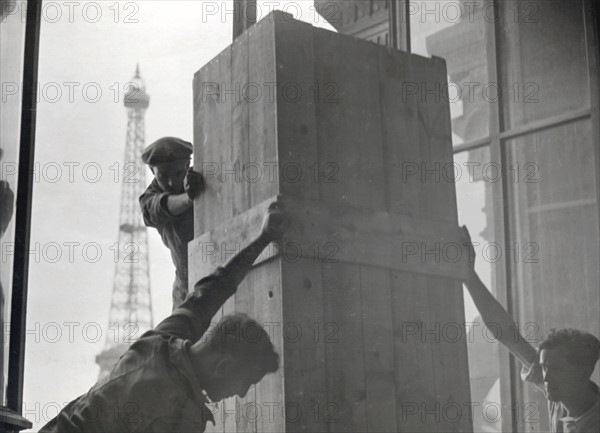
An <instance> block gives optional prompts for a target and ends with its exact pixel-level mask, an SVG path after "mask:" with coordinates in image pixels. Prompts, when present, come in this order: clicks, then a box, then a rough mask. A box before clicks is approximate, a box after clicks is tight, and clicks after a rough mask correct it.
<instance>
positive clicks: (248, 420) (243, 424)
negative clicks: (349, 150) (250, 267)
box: [226, 272, 257, 433]
mask: <svg viewBox="0 0 600 433" xmlns="http://www.w3.org/2000/svg"><path fill="white" fill-rule="evenodd" d="M254 287H255V277H254V273H253V272H250V273H249V274H248V275H247V276H246V278H245V279H244V281H243V282H242V284H241V285H240V288H239V289H238V291H237V293H236V294H235V300H234V305H235V311H236V312H237V313H244V314H247V315H248V316H250V317H252V318H256V310H255V306H254ZM243 289H245V290H243ZM232 399H235V410H236V414H235V417H234V419H233V420H231V419H227V420H226V422H227V423H228V424H227V425H228V427H229V428H230V426H231V423H233V422H235V429H234V430H232V431H235V432H237V433H256V431H257V430H256V412H253V410H254V409H255V407H256V387H255V386H251V387H250V389H249V390H248V393H247V394H246V396H245V397H244V398H241V397H238V396H235V397H233V398H232ZM227 433H228V432H227Z"/></svg>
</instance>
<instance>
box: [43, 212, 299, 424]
mask: <svg viewBox="0 0 600 433" xmlns="http://www.w3.org/2000/svg"><path fill="white" fill-rule="evenodd" d="M288 225H289V220H288V218H287V216H286V214H285V213H284V212H283V210H282V209H281V208H280V206H279V204H278V203H277V202H275V203H273V204H272V205H271V206H270V207H269V211H268V213H267V215H266V217H265V219H264V222H263V228H262V230H261V233H260V235H259V236H258V237H257V238H256V239H255V240H254V241H253V242H252V243H250V245H248V246H247V247H246V248H244V249H243V250H241V251H240V252H239V253H238V254H236V255H235V256H234V257H233V258H232V259H231V260H229V261H228V262H227V264H225V266H224V267H222V268H218V269H217V271H216V272H214V273H213V274H212V275H210V276H208V277H206V278H204V279H202V280H200V281H199V282H198V283H196V285H195V288H194V292H193V293H191V294H189V295H188V296H187V299H186V300H185V301H184V302H183V303H182V304H181V305H180V306H179V308H177V309H176V310H175V311H174V312H173V314H171V316H169V317H168V318H166V319H165V320H163V321H162V322H161V323H160V324H159V325H158V326H156V328H154V329H153V330H152V331H148V332H146V333H145V334H144V335H142V336H141V337H140V338H139V340H138V341H136V342H135V343H134V344H133V345H131V347H130V348H129V350H128V351H127V352H126V353H125V354H124V355H123V356H122V357H121V359H120V360H119V361H118V363H117V364H116V365H115V367H114V369H113V370H112V372H111V373H110V374H109V375H108V376H106V377H105V378H104V379H102V380H100V381H99V382H98V383H96V385H94V386H93V387H92V388H91V389H90V390H89V392H88V393H87V394H84V395H82V396H80V397H79V398H77V399H75V400H73V401H72V402H71V403H69V404H68V405H67V406H66V407H65V408H64V409H63V410H62V411H61V412H60V413H59V414H58V416H56V417H55V418H54V419H52V420H51V421H50V422H49V423H48V424H46V425H45V426H44V427H43V428H42V429H41V430H40V433H91V432H98V433H100V432H104V433H106V432H111V433H120V432H148V433H151V432H153V433H158V432H161V433H177V432H198V433H200V432H203V431H204V429H205V426H206V423H207V421H212V422H213V424H214V418H213V415H212V413H211V411H210V409H209V408H208V407H206V404H207V403H209V400H212V401H213V402H216V401H219V400H222V399H224V398H227V397H231V396H233V395H239V396H240V397H244V396H245V394H246V393H247V392H248V389H249V388H250V387H251V386H252V385H253V384H256V383H258V382H259V381H260V380H261V379H262V378H263V377H264V376H265V375H266V374H267V373H270V372H274V371H276V370H277V369H278V365H279V356H278V354H277V353H276V352H275V349H274V347H273V344H272V343H271V341H270V339H269V336H268V335H267V333H266V331H265V330H264V328H262V326H260V325H259V324H258V323H257V322H256V321H254V320H252V319H250V318H248V316H246V315H243V314H234V315H230V316H225V317H224V318H223V319H221V320H220V321H219V323H218V324H217V325H216V327H214V329H210V330H209V328H210V322H211V320H212V318H213V316H214V315H215V314H216V313H217V311H218V310H219V309H220V308H221V307H222V306H223V304H224V303H225V301H226V300H227V299H228V298H229V297H230V296H232V295H233V294H234V293H235V292H236V290H237V287H238V285H239V284H240V283H241V281H242V280H243V279H244V277H245V276H246V274H247V273H248V271H249V270H250V269H251V267H252V264H253V262H254V261H255V260H256V258H257V257H258V256H259V255H260V253H261V252H262V251H263V250H264V248H265V247H266V246H267V245H268V244H269V243H270V242H271V241H273V240H277V239H278V238H279V237H281V235H282V234H283V233H284V232H285V230H286V229H287V227H288ZM207 331H208V332H207Z"/></svg>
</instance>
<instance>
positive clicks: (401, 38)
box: [390, 0, 600, 432]
mask: <svg viewBox="0 0 600 433" xmlns="http://www.w3.org/2000/svg"><path fill="white" fill-rule="evenodd" d="M390 1H391V2H392V5H393V7H392V9H391V11H392V13H391V14H390V21H391V22H390V28H391V29H392V31H391V32H390V33H391V35H392V46H393V47H394V48H397V49H404V50H406V51H408V52H411V43H410V38H411V35H410V31H411V30H410V22H409V20H408V18H407V17H409V13H408V1H407V0H390ZM500 1H502V0H483V4H484V7H486V8H487V10H488V11H489V10H491V11H493V15H492V17H491V19H488V20H484V25H485V29H484V31H485V36H486V45H487V46H486V55H487V67H488V70H487V73H488V80H489V82H492V83H498V82H499V76H500V66H501V65H500V64H499V62H498V58H499V47H498V43H497V37H498V34H499V32H500V27H499V25H500V24H499V19H498V18H499V17H498V16H497V11H498V10H499V9H500V4H499V2H500ZM582 3H583V8H582V10H583V14H584V16H583V21H584V25H585V29H584V34H585V44H586V53H587V64H588V78H589V87H590V106H589V107H588V108H584V109H578V110H572V111H569V112H566V113H563V114H560V115H558V116H553V117H549V118H546V119H542V120H537V121H534V122H531V123H528V124H526V125H521V126H517V127H510V128H506V129H505V130H502V127H503V119H502V110H501V108H503V106H502V103H503V101H502V98H499V100H498V102H497V103H490V104H489V133H488V136H487V137H484V138H480V139H477V140H472V141H470V142H467V143H463V144H460V145H457V146H455V147H454V148H453V154H458V153H461V152H466V151H469V150H474V149H477V148H481V147H486V146H488V147H489V149H490V157H491V163H492V164H497V167H500V168H501V171H502V182H498V183H497V184H495V187H494V188H493V189H492V191H493V192H492V202H493V206H494V212H495V215H497V216H498V218H496V219H494V227H493V233H494V238H495V239H496V240H497V242H499V243H501V244H502V245H503V246H504V248H505V251H510V241H511V240H510V231H509V230H510V211H511V208H510V204H509V203H510V201H509V197H508V191H509V190H508V185H507V179H509V178H510V176H509V173H508V171H507V167H506V166H505V161H507V147H506V146H507V142H509V141H510V140H511V139H514V138H517V137H521V136H524V135H528V134H533V133H536V132H540V131H543V130H547V129H551V128H555V127H557V126H560V125H563V124H567V123H574V122H577V121H580V120H582V119H590V120H591V123H592V135H593V136H592V140H593V142H594V143H595V146H594V156H595V167H596V171H595V174H596V179H600V146H599V144H600V83H599V77H598V75H599V74H598V71H599V70H600V60H599V59H600V47H599V42H598V41H599V37H598V31H597V29H598V22H599V18H600V5H598V4H595V3H594V2H593V1H592V0H582ZM596 192H597V202H596V204H597V206H598V214H599V215H600V188H597V190H596ZM598 226H599V228H600V218H599V219H598ZM495 266H496V268H495V269H496V272H495V283H496V290H497V299H498V300H499V301H500V302H501V303H502V304H503V305H505V306H506V307H507V310H508V311H509V312H510V313H511V314H512V315H513V317H516V313H517V305H516V303H515V301H514V300H513V298H514V295H515V290H516V285H515V276H514V275H513V270H512V268H511V266H510V260H507V259H506V255H503V256H502V257H501V259H500V260H499V261H498V262H497V263H496V264H495ZM599 266H600V263H599ZM498 356H499V358H500V359H499V363H500V396H501V401H502V402H503V405H508V406H509V407H512V406H513V402H515V401H518V399H517V396H518V395H520V393H521V387H522V386H523V384H522V382H521V380H520V366H519V365H518V362H517V361H516V360H515V359H514V357H511V356H510V353H509V351H508V350H507V349H506V348H505V347H504V346H501V347H500V350H499V355H498ZM522 428H523V426H522V425H519V419H518V418H516V417H515V416H514V411H510V422H503V423H502V430H503V431H505V432H512V431H521V430H522Z"/></svg>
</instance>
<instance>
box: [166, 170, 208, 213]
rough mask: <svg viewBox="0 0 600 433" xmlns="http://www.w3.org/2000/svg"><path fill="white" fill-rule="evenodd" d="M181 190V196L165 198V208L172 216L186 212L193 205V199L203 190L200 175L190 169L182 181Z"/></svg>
mask: <svg viewBox="0 0 600 433" xmlns="http://www.w3.org/2000/svg"><path fill="white" fill-rule="evenodd" d="M183 188H184V190H185V192H184V193H183V194H178V195H170V196H168V198H167V208H168V209H169V213H171V215H173V216H179V215H181V214H183V213H185V212H187V211H188V210H189V209H190V208H191V207H192V206H193V205H194V199H195V198H196V197H197V196H198V195H200V194H201V193H202V191H203V190H204V178H203V177H202V174H201V173H198V172H196V171H194V169H193V168H192V167H190V168H189V169H188V172H187V175H186V176H185V179H184V181H183Z"/></svg>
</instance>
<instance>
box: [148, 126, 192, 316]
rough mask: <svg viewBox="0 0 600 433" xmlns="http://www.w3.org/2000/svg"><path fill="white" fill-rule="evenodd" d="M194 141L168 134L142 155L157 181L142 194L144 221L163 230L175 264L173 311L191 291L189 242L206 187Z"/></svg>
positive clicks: (163, 239)
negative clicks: (194, 158)
mask: <svg viewBox="0 0 600 433" xmlns="http://www.w3.org/2000/svg"><path fill="white" fill-rule="evenodd" d="M192 152H193V147H192V144H191V143H188V142H187V141H183V140H181V139H179V138H174V137H164V138H161V139H160V140H157V141H155V142H154V143H152V144H151V145H150V146H148V147H147V148H146V150H145V151H144V153H143V154H142V161H143V162H144V163H145V164H148V165H149V166H150V169H151V170H152V173H154V176H155V177H154V180H153V181H152V183H151V184H150V186H149V187H148V188H147V189H146V191H145V192H144V193H143V194H142V195H141V196H140V206H141V208H142V215H143V217H144V223H145V224H146V225H147V226H148V227H154V228H155V229H156V230H158V232H159V233H160V236H161V238H162V241H163V243H164V244H165V245H166V246H167V248H169V250H170V251H171V258H172V259H173V264H174V265H175V282H174V283H173V310H174V309H175V308H176V307H177V306H178V305H179V304H181V303H182V302H183V300H184V299H185V297H186V296H187V294H188V269H187V266H188V260H187V259H188V257H187V245H188V243H189V242H190V241H191V240H192V239H193V238H194V208H193V204H194V202H193V200H194V198H196V197H197V196H198V195H199V194H200V193H201V192H202V190H203V188H204V179H203V178H202V174H200V173H197V172H195V171H194V170H193V169H192V168H190V155H191V154H192Z"/></svg>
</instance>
